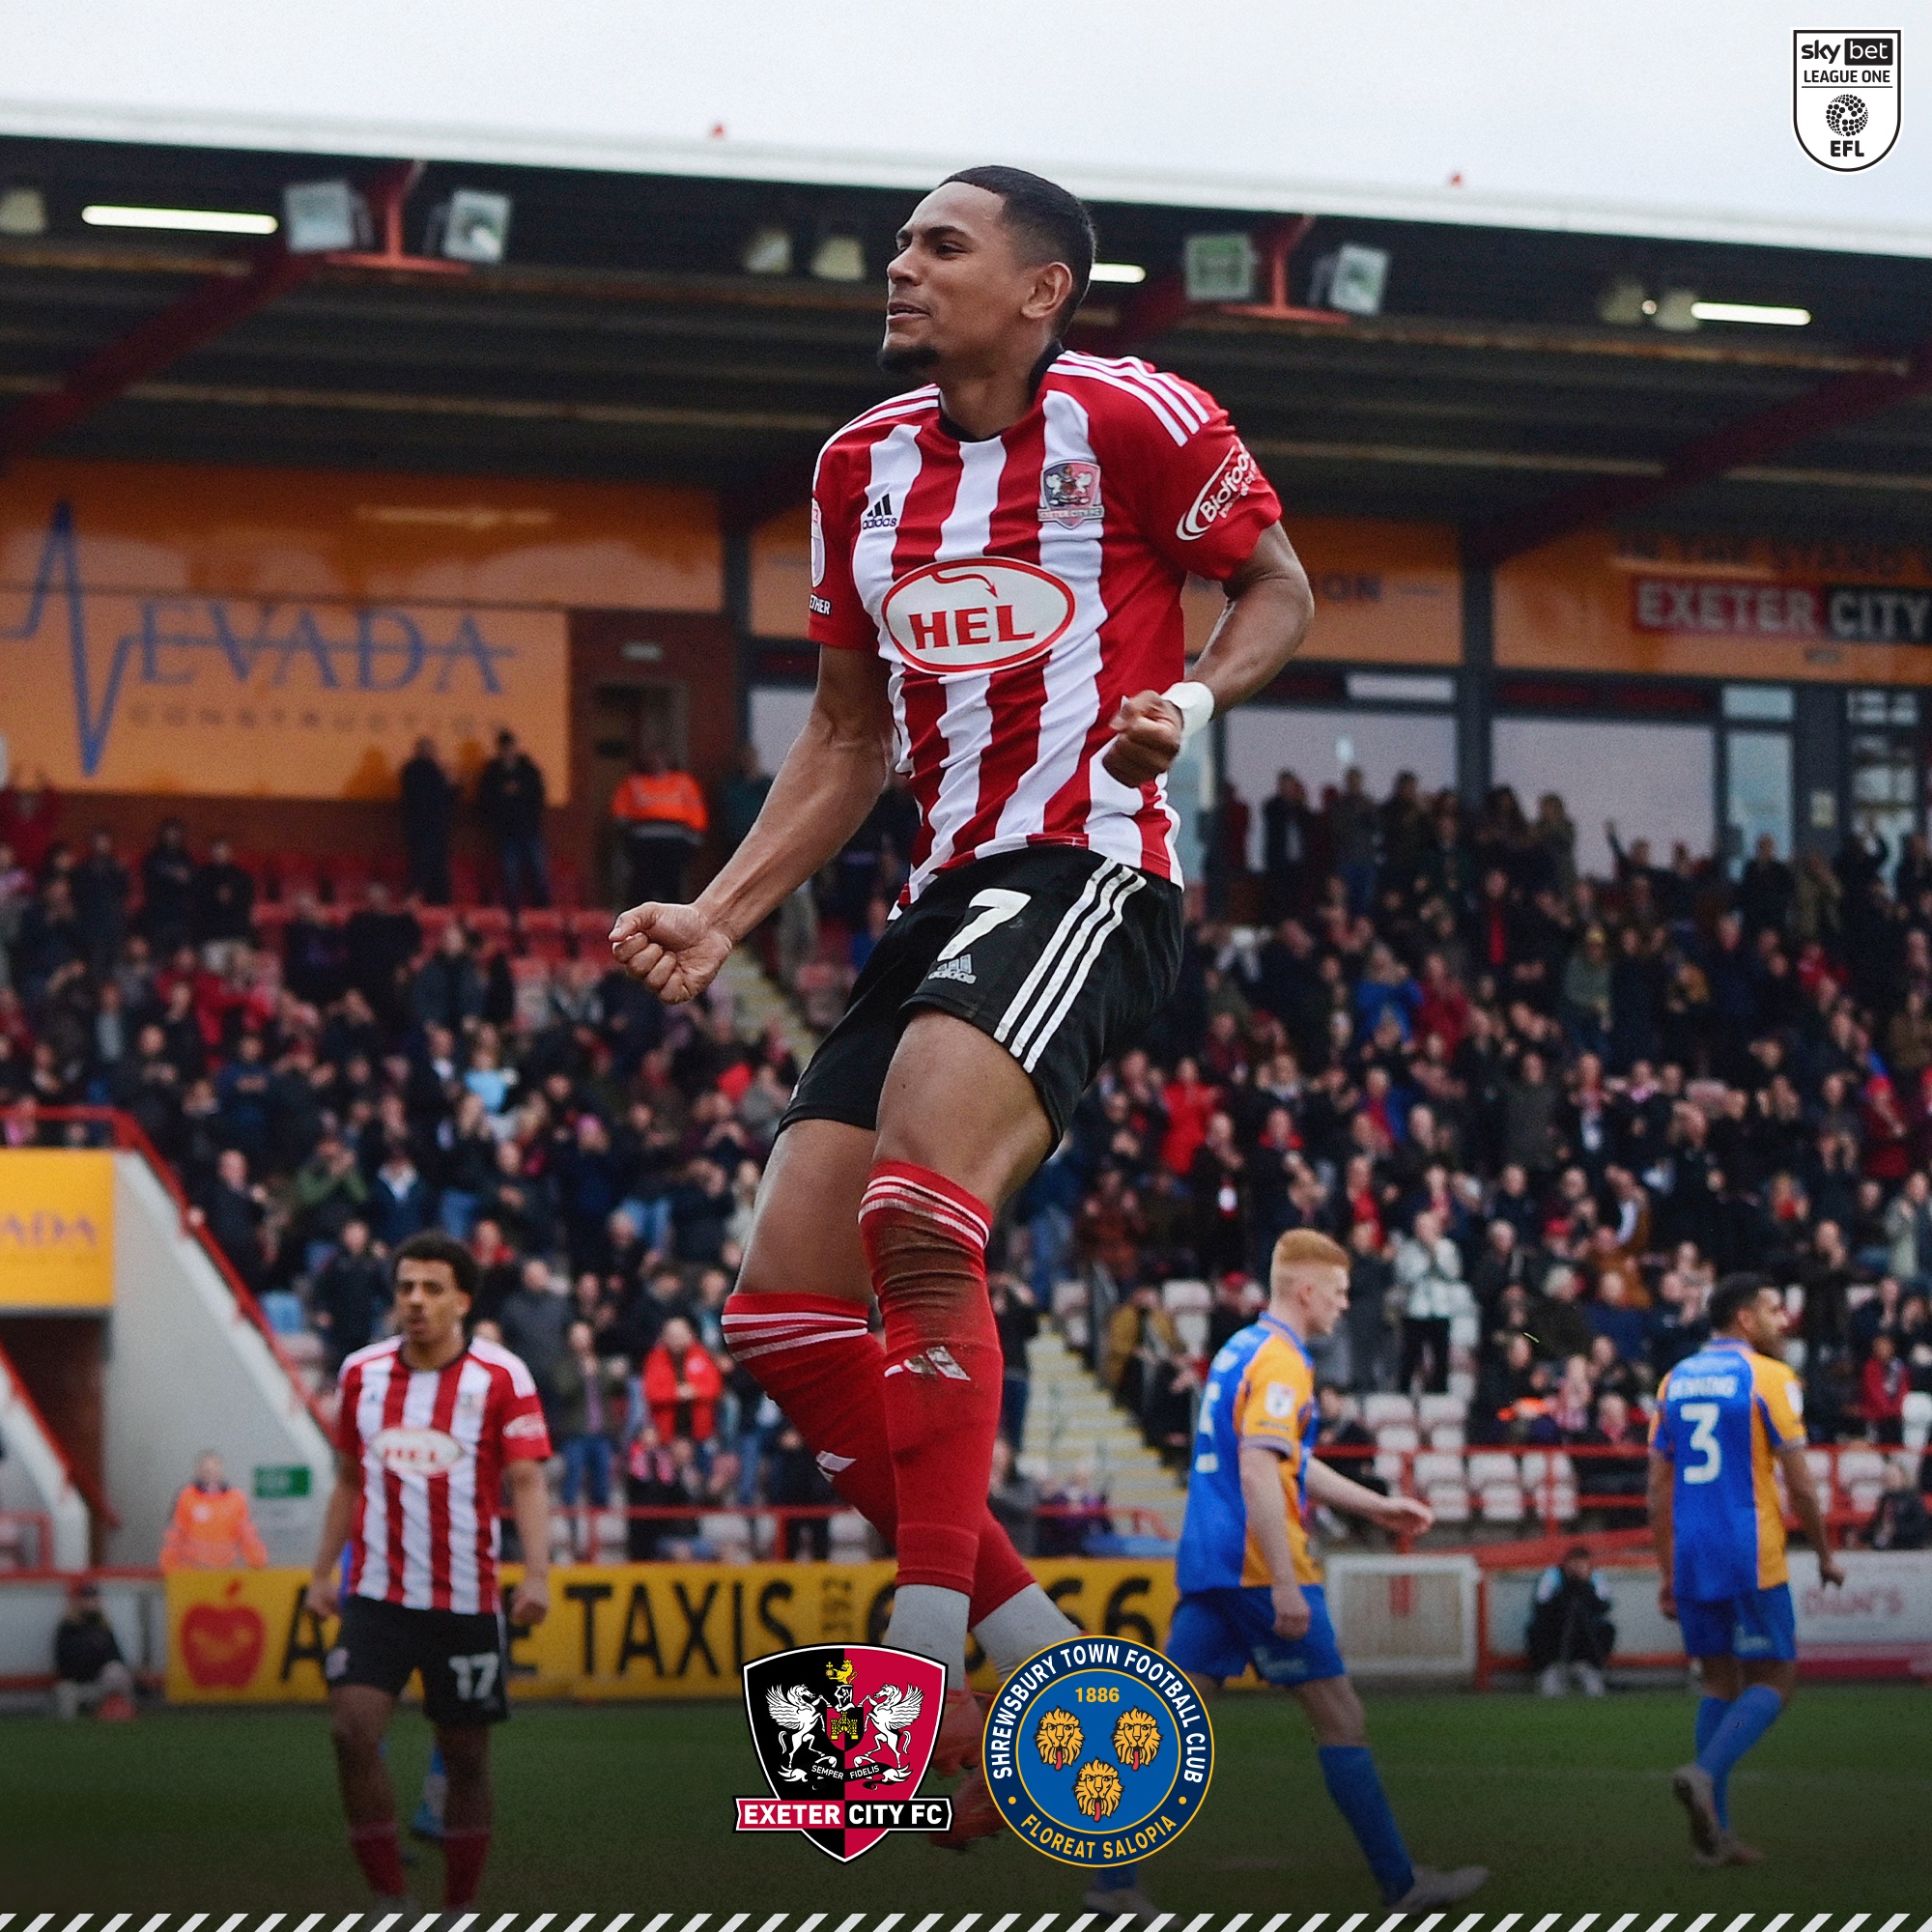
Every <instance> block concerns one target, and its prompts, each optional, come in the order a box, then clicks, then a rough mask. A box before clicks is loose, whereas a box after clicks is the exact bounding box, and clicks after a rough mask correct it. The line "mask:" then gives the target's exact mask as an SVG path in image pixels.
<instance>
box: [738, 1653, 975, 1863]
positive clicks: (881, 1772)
mask: <svg viewBox="0 0 1932 1932" xmlns="http://www.w3.org/2000/svg"><path fill="white" fill-rule="evenodd" d="M945 1702H946V1666H945V1665H944V1664H940V1663H935V1662H933V1661H932V1660H931V1659H930V1658H929V1657H915V1656H914V1655H913V1654H912V1653H911V1652H910V1651H905V1650H887V1649H885V1648H884V1647H883V1646H881V1645H879V1644H869V1643H819V1644H811V1645H809V1646H807V1648H805V1649H803V1650H781V1651H780V1652H778V1653H777V1655H775V1656H772V1657H761V1658H758V1659H757V1660H756V1661H755V1662H752V1663H748V1664H746V1666H745V1709H746V1713H747V1715H748V1716H749V1717H750V1718H751V1720H752V1745H753V1749H755V1750H756V1752H757V1753H758V1764H759V1766H760V1768H761V1769H762V1770H763V1772H764V1774H765V1782H766V1783H767V1784H769V1785H770V1786H771V1788H772V1795H771V1797H769V1798H741V1799H739V1800H738V1829H739V1831H741V1832H803V1833H805V1835H806V1836H807V1837H808V1838H810V1840H811V1842H812V1843H813V1844H814V1845H816V1846H817V1847H818V1849H819V1850H820V1851H821V1852H826V1853H829V1854H830V1855H831V1856H832V1857H833V1858H835V1859H837V1860H838V1861H839V1862H840V1863H843V1864H849V1863H850V1862H851V1861H852V1860H854V1859H856V1858H857V1857H858V1856H859V1854H860V1853H861V1852H868V1851H870V1850H871V1848H872V1847H873V1846H874V1845H876V1844H877V1843H878V1842H879V1840H880V1839H881V1838H882V1837H884V1836H885V1834H886V1833H888V1832H943V1831H945V1830H946V1829H947V1828H948V1827H949V1826H950V1825H951V1824H952V1800H951V1799H950V1798H915V1797H914V1796H913V1793H914V1792H916V1791H917V1790H918V1789H919V1784H920V1779H921V1778H923V1776H925V1768H926V1766H927V1765H928V1764H929V1763H930V1762H931V1761H932V1747H933V1745H934V1744H935V1743H936V1742H937V1740H938V1737H939V1719H940V1716H941V1714H942V1712H943V1710H944V1707H945Z"/></svg>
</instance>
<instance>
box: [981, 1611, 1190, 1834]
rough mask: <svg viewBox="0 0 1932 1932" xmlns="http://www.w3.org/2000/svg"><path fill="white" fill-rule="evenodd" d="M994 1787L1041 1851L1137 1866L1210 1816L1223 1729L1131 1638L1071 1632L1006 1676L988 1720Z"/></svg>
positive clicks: (1004, 1810)
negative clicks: (1205, 1811)
mask: <svg viewBox="0 0 1932 1932" xmlns="http://www.w3.org/2000/svg"><path fill="white" fill-rule="evenodd" d="M983 1761H984V1764H985V1769H986V1785H987V1789H988V1790H990V1791H991V1793H992V1795H993V1802H994V1804H997V1805H998V1806H999V1811H1000V1816H1001V1817H1003V1818H1004V1819H1005V1820H1006V1821H1007V1823H1008V1824H1009V1825H1010V1826H1011V1827H1012V1828H1013V1830H1014V1831H1015V1832H1017V1833H1019V1834H1020V1836H1021V1837H1022V1838H1024V1839H1025V1840H1026V1841H1027V1843H1028V1844H1030V1845H1031V1846H1033V1848H1034V1849H1035V1851H1037V1852H1043V1853H1045V1855H1046V1856H1047V1857H1048V1858H1050V1859H1059V1860H1060V1861H1062V1862H1063V1863H1065V1864H1070V1865H1096V1866H1104V1865H1115V1864H1130V1863H1132V1862H1133V1861H1135V1860H1136V1859H1144V1858H1146V1857H1147V1856H1148V1855H1149V1854H1150V1853H1151V1852H1157V1851H1159V1850H1160V1849H1161V1847H1162V1846H1163V1845H1166V1844H1168V1843H1170V1842H1171V1841H1172V1840H1173V1839H1175V1838H1177V1837H1179V1835H1180V1833H1182V1832H1184V1831H1186V1829H1187V1828H1188V1826H1190V1825H1191V1824H1193V1822H1194V1821H1195V1819H1196V1818H1198V1817H1199V1816H1200V1815H1201V1804H1202V1801H1203V1800H1204V1799H1205V1798H1206V1797H1207V1796H1208V1783H1209V1781H1210V1779H1211V1778H1212V1777H1213V1775H1214V1733H1213V1731H1212V1730H1211V1729H1210V1728H1209V1726H1208V1713H1207V1712H1206V1710H1204V1709H1203V1708H1202V1704H1201V1700H1200V1698H1198V1697H1197V1696H1196V1695H1195V1694H1194V1687H1193V1686H1192V1685H1191V1684H1189V1683H1188V1681H1187V1679H1186V1678H1185V1677H1183V1676H1182V1675H1181V1673H1180V1672H1179V1671H1178V1670H1177V1669H1176V1668H1175V1667H1174V1665H1173V1664H1171V1663H1170V1662H1168V1661H1167V1659H1166V1658H1164V1657H1162V1656H1161V1654H1160V1653H1159V1652H1158V1651H1156V1650H1150V1649H1149V1648H1148V1647H1147V1646H1146V1645H1145V1644H1141V1643H1134V1642H1132V1641H1130V1640H1129V1639H1127V1638H1125V1637H1098V1636H1093V1637H1072V1638H1069V1639H1068V1640H1067V1641H1066V1642H1065V1643H1059V1644H1055V1645H1054V1646H1053V1648H1052V1649H1051V1650H1043V1651H1041V1652H1040V1653H1039V1655H1038V1656H1037V1657H1036V1658H1034V1659H1033V1661H1032V1662H1029V1663H1025V1664H1022V1665H1021V1666H1020V1668H1019V1669H1017V1670H1016V1671H1014V1672H1013V1674H1012V1676H1011V1677H1009V1679H1008V1680H1007V1685H1006V1688H1005V1689H1004V1690H1002V1691H1001V1692H1000V1694H999V1696H998V1697H996V1698H995V1699H994V1700H993V1708H992V1711H991V1712H990V1714H989V1715H988V1717H987V1719H986V1739H985V1756H984V1760H983Z"/></svg>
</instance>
